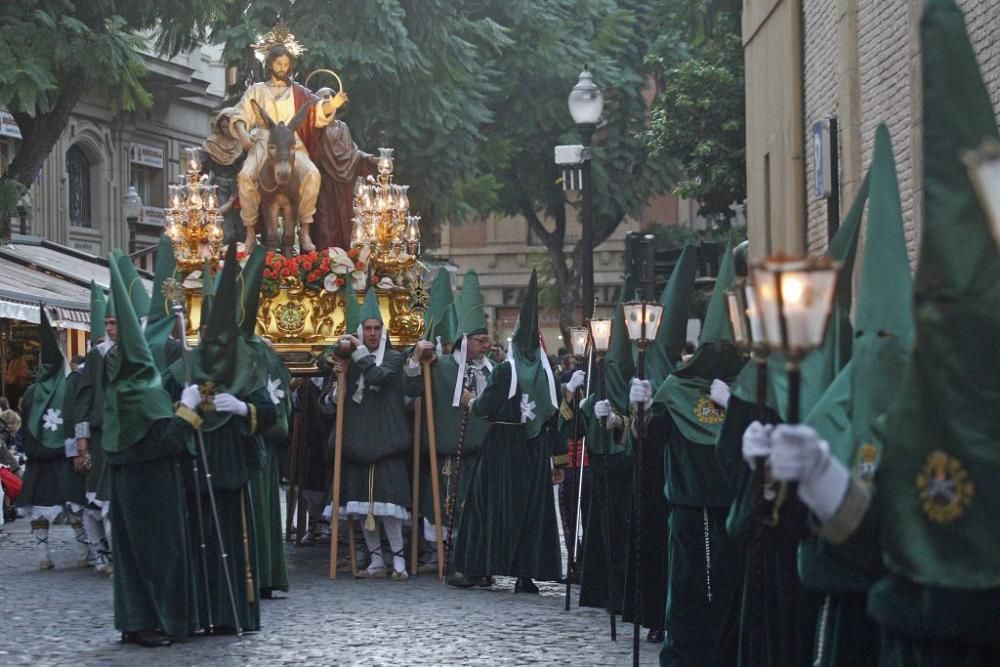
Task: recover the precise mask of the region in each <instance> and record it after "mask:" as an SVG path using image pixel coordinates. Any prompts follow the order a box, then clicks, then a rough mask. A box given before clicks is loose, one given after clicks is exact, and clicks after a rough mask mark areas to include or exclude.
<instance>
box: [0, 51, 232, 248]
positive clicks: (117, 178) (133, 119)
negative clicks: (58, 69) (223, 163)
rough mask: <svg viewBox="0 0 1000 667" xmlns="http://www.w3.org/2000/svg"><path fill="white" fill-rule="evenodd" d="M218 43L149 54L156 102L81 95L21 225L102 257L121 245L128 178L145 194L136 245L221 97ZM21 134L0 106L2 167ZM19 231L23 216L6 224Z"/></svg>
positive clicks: (159, 216) (146, 238)
mask: <svg viewBox="0 0 1000 667" xmlns="http://www.w3.org/2000/svg"><path fill="white" fill-rule="evenodd" d="M220 56H221V49H220V48H219V47H212V46H206V47H201V48H198V49H195V50H193V51H191V52H189V53H186V54H181V55H179V56H177V57H175V58H171V59H169V60H166V59H163V58H158V57H156V56H153V55H145V56H144V61H145V65H146V68H147V70H148V72H149V74H148V76H147V78H146V80H145V81H144V85H145V86H146V88H147V90H149V92H150V93H151V94H152V96H153V105H152V106H151V107H149V108H148V109H140V110H137V111H135V112H131V113H116V112H115V111H114V110H112V109H111V108H110V107H109V105H108V104H107V103H106V102H105V101H104V100H101V99H98V98H96V97H93V96H85V97H84V99H83V100H81V102H80V103H79V104H77V106H76V108H75V109H74V110H73V113H72V116H71V117H70V120H69V123H67V125H66V128H65V129H64V130H63V133H62V135H61V136H60V137H59V140H58V141H57V142H56V145H55V146H54V147H53V149H52V152H51V153H50V155H49V157H48V159H47V160H46V161H45V164H44V166H43V167H42V169H41V171H40V172H39V174H38V178H37V180H36V181H35V184H34V185H33V186H32V187H31V189H30V192H29V195H28V196H27V197H26V198H24V199H23V200H22V204H23V206H22V207H21V209H22V210H21V214H22V215H23V216H24V218H25V220H24V228H25V231H26V232H28V233H29V234H31V235H34V236H38V237H41V238H45V239H48V240H50V241H54V242H56V243H61V244H63V245H66V246H69V247H71V248H74V249H76V250H81V251H84V252H88V253H91V254H94V255H98V256H101V255H104V254H106V253H107V252H109V251H110V250H111V249H112V248H122V249H127V248H128V246H129V240H130V235H129V227H128V225H127V223H126V220H125V217H124V215H123V214H122V198H123V197H124V196H125V194H126V192H127V191H128V187H129V186H130V185H134V186H135V187H136V189H137V190H138V192H139V195H140V197H141V198H142V200H143V204H144V208H143V212H142V215H141V217H140V222H142V223H144V225H143V226H144V227H146V229H147V233H146V234H140V238H141V242H140V245H146V244H147V243H148V242H150V241H153V240H155V236H153V234H155V228H156V227H157V226H161V227H162V224H163V210H162V209H163V206H164V205H165V203H166V198H167V185H168V184H169V183H174V182H176V181H177V178H178V175H179V174H180V173H181V164H182V160H183V159H184V156H185V152H184V148H185V147H187V146H200V145H201V142H202V141H203V139H204V137H205V136H206V135H207V134H208V130H209V121H210V119H211V116H212V114H213V111H214V110H216V109H217V108H219V107H220V106H221V105H222V102H223V95H224V92H225V68H224V66H223V65H222V63H221V60H220ZM19 139H20V131H19V130H18V128H17V125H16V123H14V121H13V118H12V117H11V116H10V114H9V113H7V112H6V111H4V110H2V109H0V172H2V171H3V169H5V168H6V166H7V165H8V164H9V163H10V161H11V160H12V159H13V156H14V152H15V151H16V149H17V144H18V141H19ZM12 228H13V230H14V231H15V232H17V231H20V229H21V228H22V225H21V220H19V219H15V220H13V221H12Z"/></svg>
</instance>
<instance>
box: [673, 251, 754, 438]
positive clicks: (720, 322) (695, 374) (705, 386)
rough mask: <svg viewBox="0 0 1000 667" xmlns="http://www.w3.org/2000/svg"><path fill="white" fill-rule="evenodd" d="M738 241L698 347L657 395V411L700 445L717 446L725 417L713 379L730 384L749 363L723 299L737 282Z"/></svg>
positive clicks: (719, 281) (722, 274)
mask: <svg viewBox="0 0 1000 667" xmlns="http://www.w3.org/2000/svg"><path fill="white" fill-rule="evenodd" d="M734 241H735V236H734V235H732V234H731V235H730V237H729V242H728V243H727V244H726V249H725V251H724V253H723V257H722V263H721V265H720V266H719V275H718V276H717V277H716V279H715V289H713V290H712V298H711V299H710V300H709V302H708V310H707V311H706V313H705V325H704V326H703V327H702V330H701V336H699V338H698V349H697V350H695V353H694V355H693V356H692V357H691V358H690V359H688V361H687V363H686V364H684V365H683V366H681V367H680V368H678V369H677V370H675V371H674V372H673V373H672V374H671V375H669V376H668V377H667V378H666V379H665V380H664V381H663V383H662V384H660V387H659V388H658V389H657V391H656V394H655V395H654V397H653V413H654V414H664V413H669V414H670V417H671V419H672V420H673V422H674V425H676V426H677V428H678V429H679V430H680V432H681V434H682V435H683V436H684V437H685V438H686V439H687V440H689V441H690V442H692V443H694V444H699V445H711V446H714V445H715V441H716V440H717V439H718V437H719V431H720V429H721V428H722V421H723V419H725V414H726V412H725V410H724V409H723V408H721V407H720V406H718V405H717V404H715V403H714V402H713V401H712V400H711V399H710V398H709V395H708V394H709V389H710V388H711V386H712V380H715V379H720V380H723V381H724V382H732V379H733V378H734V377H736V375H737V374H738V373H739V372H740V369H741V368H743V365H744V363H745V359H744V357H743V354H742V353H741V352H740V351H739V350H738V349H737V348H736V345H735V344H734V343H733V332H732V330H731V329H730V327H729V319H728V314H727V306H726V300H725V292H726V290H727V289H729V288H730V286H731V285H732V283H733V281H734V280H735V279H736V269H735V264H734V262H735V260H734V258H733V246H734Z"/></svg>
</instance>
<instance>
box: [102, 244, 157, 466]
mask: <svg viewBox="0 0 1000 667" xmlns="http://www.w3.org/2000/svg"><path fill="white" fill-rule="evenodd" d="M110 268H111V294H112V295H113V296H114V299H115V302H116V303H117V304H118V317H117V320H118V341H117V344H116V345H115V347H114V349H113V350H112V351H111V352H109V353H108V357H107V365H106V366H105V368H106V369H107V374H108V378H109V382H108V385H107V387H106V388H105V392H104V424H103V428H104V433H103V436H102V437H101V446H102V447H103V448H104V450H105V451H107V452H111V453H117V452H121V451H124V450H126V449H128V448H130V447H132V446H133V445H135V444H137V443H138V442H140V441H141V440H142V439H143V438H144V437H145V436H146V433H147V432H148V431H149V429H150V427H151V426H152V425H153V423H154V422H155V421H157V420H158V419H164V418H166V417H170V416H171V415H172V414H173V412H174V409H173V404H172V403H171V401H170V396H169V395H168V394H167V392H166V391H165V390H164V389H163V383H162V381H161V379H160V373H159V371H158V370H156V365H155V364H154V363H153V355H152V354H151V353H150V351H149V346H148V345H147V344H146V339H145V337H144V336H143V334H142V330H141V329H140V326H139V318H138V316H137V315H136V313H135V310H134V309H133V307H132V302H131V300H129V298H128V285H127V283H126V281H125V279H124V278H123V277H122V275H121V272H120V270H119V263H118V262H116V261H114V257H112V261H111V264H110Z"/></svg>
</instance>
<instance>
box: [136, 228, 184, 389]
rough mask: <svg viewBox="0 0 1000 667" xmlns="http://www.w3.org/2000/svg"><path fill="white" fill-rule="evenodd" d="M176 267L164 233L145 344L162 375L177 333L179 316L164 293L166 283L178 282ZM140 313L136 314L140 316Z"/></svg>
mask: <svg viewBox="0 0 1000 667" xmlns="http://www.w3.org/2000/svg"><path fill="white" fill-rule="evenodd" d="M176 269H177V265H176V263H175V262H174V248H173V244H171V242H170V238H169V237H168V236H167V235H166V234H164V235H162V236H161V237H160V245H159V246H158V247H157V249H156V272H155V275H154V278H153V295H152V297H151V298H150V302H149V316H148V317H147V319H146V328H145V331H144V333H145V335H146V343H147V344H148V345H149V350H150V352H152V353H153V361H154V362H156V368H157V369H159V371H160V372H161V373H163V372H165V371H166V369H167V345H168V344H169V342H170V336H171V334H172V333H174V329H175V324H176V316H175V315H174V314H173V312H171V308H170V301H169V299H167V297H166V296H165V295H164V294H163V283H164V282H166V281H167V280H168V279H170V278H174V279H176V276H175V272H176ZM140 312H141V311H138V310H137V311H136V313H140Z"/></svg>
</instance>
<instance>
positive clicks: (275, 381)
mask: <svg viewBox="0 0 1000 667" xmlns="http://www.w3.org/2000/svg"><path fill="white" fill-rule="evenodd" d="M267 393H268V395H270V397H271V402H272V403H274V404H275V405H277V404H278V403H281V399H283V398H284V397H285V390H284V389H282V388H281V378H272V377H271V376H270V375H268V376H267Z"/></svg>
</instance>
